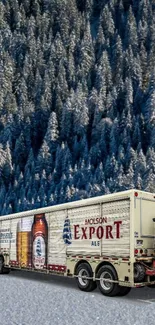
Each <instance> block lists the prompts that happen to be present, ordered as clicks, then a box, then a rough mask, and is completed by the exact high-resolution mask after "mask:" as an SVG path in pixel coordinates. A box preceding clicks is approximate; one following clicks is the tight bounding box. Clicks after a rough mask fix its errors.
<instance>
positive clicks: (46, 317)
mask: <svg viewBox="0 0 155 325" xmlns="http://www.w3.org/2000/svg"><path fill="white" fill-rule="evenodd" d="M0 288H1V290H0V295H1V297H0V325H3V324H4V325H70V324H71V325H81V324H82V325H98V324H100V325H102V324H103V325H113V324H114V325H128V324H130V325H139V324H141V325H143V324H145V325H153V324H155V289H148V288H143V289H132V290H131V293H130V294H129V295H128V296H126V297H122V298H120V297H116V298H107V297H104V296H103V295H101V293H100V292H99V291H98V290H95V291H93V292H91V293H85V292H81V291H80V290H79V289H78V288H77V287H76V283H75V280H74V279H66V278H62V277H56V276H47V275H43V274H36V273H35V274H34V273H27V272H19V271H18V272H17V271H13V272H11V273H10V274H9V275H1V276H0Z"/></svg>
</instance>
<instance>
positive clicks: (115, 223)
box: [114, 221, 122, 238]
mask: <svg viewBox="0 0 155 325" xmlns="http://www.w3.org/2000/svg"><path fill="white" fill-rule="evenodd" d="M121 224H122V221H114V225H116V238H120V226H121Z"/></svg>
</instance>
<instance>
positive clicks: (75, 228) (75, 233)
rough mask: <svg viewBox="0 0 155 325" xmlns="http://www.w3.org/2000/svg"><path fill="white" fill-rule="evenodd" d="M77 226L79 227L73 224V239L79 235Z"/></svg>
mask: <svg viewBox="0 0 155 325" xmlns="http://www.w3.org/2000/svg"><path fill="white" fill-rule="evenodd" d="M77 228H79V225H74V238H75V239H79V238H80V236H79V237H78V236H77V235H78V233H79V230H78V229H77Z"/></svg>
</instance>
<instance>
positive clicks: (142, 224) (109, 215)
mask: <svg viewBox="0 0 155 325" xmlns="http://www.w3.org/2000/svg"><path fill="white" fill-rule="evenodd" d="M37 218H38V219H37ZM153 218H155V194H152V193H147V192H143V191H138V190H129V191H124V192H119V193H114V194H109V195H104V196H100V197H95V198H90V199H85V200H80V201H76V202H71V203H65V204H61V205H57V206H51V207H46V208H41V209H36V210H31V211H25V212H20V213H16V214H12V215H7V216H2V217H0V251H1V256H3V257H4V266H5V268H17V269H26V270H31V271H40V272H46V273H56V274H61V275H66V276H76V273H77V272H76V270H77V267H78V266H79V265H80V263H87V264H89V266H90V268H91V270H92V277H93V280H95V279H98V278H97V276H98V271H99V269H100V268H101V267H102V266H103V265H111V266H112V267H113V268H114V270H115V271H116V274H117V281H116V282H118V283H119V285H121V286H126V287H139V286H144V285H148V284H150V283H151V284H154V283H155V264H154V256H155V246H154V243H155V240H154V239H155V230H154V222H153ZM37 227H38V228H37ZM136 265H141V266H138V268H141V272H142V269H143V271H144V269H145V275H144V276H143V279H142V281H139V280H140V278H139V279H138V278H136V275H135V266H136ZM136 272H137V270H136Z"/></svg>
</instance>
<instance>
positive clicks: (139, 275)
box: [134, 263, 145, 282]
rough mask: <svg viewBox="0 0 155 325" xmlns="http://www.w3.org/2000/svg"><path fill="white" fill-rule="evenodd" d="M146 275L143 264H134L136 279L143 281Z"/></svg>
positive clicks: (136, 280)
mask: <svg viewBox="0 0 155 325" xmlns="http://www.w3.org/2000/svg"><path fill="white" fill-rule="evenodd" d="M144 277H145V267H144V266H143V265H141V264H138V263H135V265H134V280H135V282H141V281H142V280H144Z"/></svg>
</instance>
